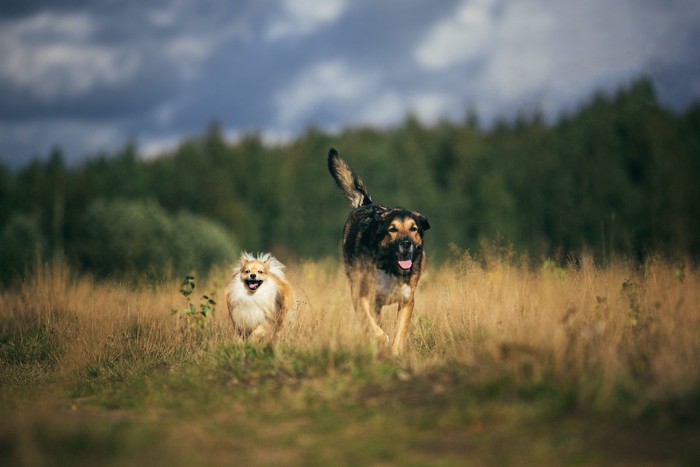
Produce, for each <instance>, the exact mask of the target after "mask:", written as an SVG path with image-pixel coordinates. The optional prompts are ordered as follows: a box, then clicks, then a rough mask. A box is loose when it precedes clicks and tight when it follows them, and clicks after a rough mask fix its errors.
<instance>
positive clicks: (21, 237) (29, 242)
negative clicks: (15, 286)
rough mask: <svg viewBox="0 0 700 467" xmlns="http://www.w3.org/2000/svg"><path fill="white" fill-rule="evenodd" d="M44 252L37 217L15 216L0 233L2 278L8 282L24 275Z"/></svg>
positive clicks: (0, 273)
mask: <svg viewBox="0 0 700 467" xmlns="http://www.w3.org/2000/svg"><path fill="white" fill-rule="evenodd" d="M43 250H44V239H43V237H42V235H41V228H40V227H39V221H38V220H37V219H36V217H33V216H29V215H26V214H21V213H19V214H15V215H13V216H12V217H11V218H10V219H9V220H8V222H7V224H6V225H5V227H4V228H3V229H2V231H0V265H1V267H0V278H2V280H3V281H8V280H10V279H12V278H15V277H18V276H20V275H22V274H23V273H24V271H25V270H26V269H27V267H28V266H29V265H31V264H33V262H34V260H35V259H37V258H40V257H41V255H42V252H43Z"/></svg>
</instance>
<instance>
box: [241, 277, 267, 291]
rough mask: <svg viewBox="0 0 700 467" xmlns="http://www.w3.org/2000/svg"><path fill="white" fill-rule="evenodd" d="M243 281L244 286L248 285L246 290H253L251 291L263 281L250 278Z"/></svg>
mask: <svg viewBox="0 0 700 467" xmlns="http://www.w3.org/2000/svg"><path fill="white" fill-rule="evenodd" d="M243 282H244V283H245V285H246V287H248V290H253V291H254V290H257V289H258V287H260V285H261V284H262V283H263V281H261V280H251V279H246V280H244V281H243Z"/></svg>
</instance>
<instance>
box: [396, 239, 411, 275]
mask: <svg viewBox="0 0 700 467" xmlns="http://www.w3.org/2000/svg"><path fill="white" fill-rule="evenodd" d="M415 250H416V247H415V245H414V244H413V242H412V241H411V239H410V238H408V237H403V238H401V239H400V240H399V243H398V248H397V251H396V256H397V262H398V264H399V267H400V268H401V269H403V270H404V271H407V270H409V269H411V266H413V253H414V252H415Z"/></svg>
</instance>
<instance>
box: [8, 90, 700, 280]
mask: <svg viewBox="0 0 700 467" xmlns="http://www.w3.org/2000/svg"><path fill="white" fill-rule="evenodd" d="M331 146H333V147H335V148H337V149H338V151H339V152H340V154H341V155H342V156H343V157H344V158H346V160H348V161H349V162H350V164H351V165H352V166H353V167H354V168H355V170H356V171H357V172H358V173H359V174H360V175H361V176H362V178H363V179H364V181H365V183H366V185H367V186H368V188H369V191H370V193H371V194H372V196H373V199H375V200H376V201H378V202H381V203H384V204H387V205H392V206H402V207H406V208H410V209H415V210H419V211H420V212H422V213H423V214H424V215H426V216H427V217H428V219H429V220H430V223H431V225H432V228H431V230H430V231H429V232H428V233H427V235H426V241H427V250H428V252H429V254H430V256H431V257H432V258H433V259H435V260H437V261H440V260H442V259H446V258H448V257H450V255H451V254H452V252H453V251H454V250H455V249H457V250H459V251H464V250H467V251H470V252H472V253H475V254H478V253H479V252H481V251H482V250H483V248H484V245H488V244H491V245H493V244H494V242H495V243H501V244H504V245H508V247H509V248H510V249H512V250H513V251H516V252H522V253H527V255H529V256H530V257H534V258H551V259H554V260H556V261H567V260H569V259H570V258H575V257H577V256H578V255H580V254H582V253H584V252H588V253H591V254H593V255H594V256H595V257H596V259H598V260H599V261H603V262H604V261H607V260H609V259H610V258H612V257H626V258H632V259H636V260H639V259H643V258H644V257H645V256H646V255H649V254H655V255H663V256H666V257H669V258H692V259H697V257H698V254H700V216H698V211H699V208H700V184H699V183H698V181H699V180H700V177H699V175H700V104H698V103H696V104H694V105H692V106H690V107H689V108H688V109H687V110H685V111H683V112H682V113H675V112H672V111H670V110H668V109H666V108H664V107H663V106H662V105H660V103H659V102H658V100H657V98H656V96H655V93H654V89H653V86H652V85H651V83H650V81H648V80H647V79H640V80H638V81H637V82H635V83H633V84H632V85H630V86H628V87H626V88H623V89H620V90H619V91H618V92H616V93H614V94H612V95H607V94H599V95H597V96H595V97H594V98H593V99H592V100H591V101H590V102H588V103H587V104H586V105H585V106H583V107H582V108H581V109H580V110H578V111H577V112H576V113H574V114H571V115H568V116H565V117H562V118H561V119H559V120H558V121H557V122H555V123H545V122H544V120H543V118H542V117H541V116H540V115H531V116H521V117H518V118H516V119H514V120H511V121H502V122H499V123H496V124H495V125H494V126H492V127H490V128H483V127H482V126H481V125H480V124H479V121H478V118H477V117H476V116H475V115H473V114H469V115H467V116H466V117H465V119H464V120H463V121H460V122H454V121H447V120H444V121H440V122H438V123H437V124H434V125H424V124H422V123H421V122H420V121H419V120H418V119H416V118H414V117H412V116H408V117H407V118H406V119H405V120H404V122H403V123H402V124H401V125H399V126H397V127H395V128H391V129H377V128H371V127H359V128H347V129H345V130H344V131H342V132H341V133H339V134H329V133H326V132H324V131H321V130H319V129H317V128H309V129H308V130H307V131H306V132H305V133H304V134H302V135H300V136H299V137H298V138H297V139H295V140H294V141H291V142H289V143H285V144H279V145H270V144H265V143H264V141H263V139H262V137H261V136H260V135H259V134H256V133H251V134H248V135H246V136H244V137H242V138H241V139H240V140H238V141H237V142H235V143H228V142H227V141H226V140H225V138H224V135H223V132H222V130H221V127H220V126H219V125H218V124H216V123H214V124H212V125H210V127H209V128H208V129H207V130H206V131H205V132H204V133H203V134H202V135H198V136H195V137H192V138H189V139H187V140H185V141H183V142H182V143H181V144H180V145H179V147H178V148H177V149H175V150H174V151H172V152H169V153H166V154H163V155H161V156H160V157H157V158H154V159H151V160H144V159H142V158H140V157H139V154H138V149H137V148H136V146H135V145H127V146H126V147H125V148H123V149H122V150H121V151H118V152H117V153H116V154H97V155H95V156H93V157H91V158H89V159H88V160H87V161H86V162H84V163H82V164H81V165H79V166H76V167H67V166H66V165H65V164H64V162H63V155H62V152H61V150H60V149H55V150H54V151H52V153H51V154H50V155H49V157H47V158H44V159H41V160H40V159H36V160H34V161H33V162H31V163H29V164H28V165H27V166H25V167H24V168H22V169H20V170H17V171H11V170H9V169H8V168H7V167H5V166H4V165H0V226H2V227H1V228H0V262H1V264H2V275H3V279H8V278H10V277H12V276H17V275H20V276H21V274H22V273H23V271H25V270H26V265H27V264H31V263H32V262H35V261H36V260H37V259H44V260H45V259H50V258H52V257H54V256H56V255H60V256H62V257H65V258H67V259H68V260H69V261H70V262H72V263H73V264H74V265H76V267H78V268H80V269H82V270H85V271H89V272H93V273H95V274H98V275H101V276H105V275H106V276H109V275H111V274H115V275H119V274H121V273H124V272H146V271H151V272H153V273H154V274H161V273H162V272H163V271H166V270H170V271H174V272H177V273H180V272H181V271H182V272H185V273H186V272H188V271H190V270H200V271H203V270H206V269H207V268H209V267H211V266H212V265H214V264H217V263H226V262H230V261H232V260H233V259H234V258H235V257H236V256H237V254H238V251H239V249H241V248H242V249H247V250H251V251H258V250H260V251H263V250H264V251H272V252H273V253H275V254H276V255H278V256H280V257H282V258H288V259H291V258H321V257H327V256H336V255H338V252H339V238H340V233H341V230H342V225H343V222H344V220H345V217H346V216H347V214H348V211H349V207H348V206H347V205H346V202H345V199H344V198H343V196H342V195H341V193H340V192H339V191H338V190H337V187H336V186H335V183H334V182H333V180H332V179H331V177H330V175H329V174H328V172H327V168H326V155H327V153H328V149H329V148H330V147H331Z"/></svg>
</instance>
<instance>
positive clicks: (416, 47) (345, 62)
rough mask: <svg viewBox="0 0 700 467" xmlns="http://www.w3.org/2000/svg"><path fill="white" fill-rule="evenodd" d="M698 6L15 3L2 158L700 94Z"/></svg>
mask: <svg viewBox="0 0 700 467" xmlns="http://www.w3.org/2000/svg"><path fill="white" fill-rule="evenodd" d="M699 24H700V5H698V4H697V2H696V1H694V0H674V1H671V2H664V3H663V5H661V4H659V2H655V1H651V0H649V1H639V0H620V1H617V2H612V3H611V2H607V1H606V0H590V1H587V2H577V1H575V0H570V1H562V2H556V3H553V2H548V1H546V0H519V1H517V2H516V1H502V0H451V1H439V2H421V1H417V0H413V1H398V0H392V1H386V2H370V1H354V2H351V1H349V0H286V1H254V0H249V1H241V2H228V1H224V0H211V1H200V2H192V1H185V0H180V1H167V2H166V1H145V2H134V1H132V2H118V1H93V2H82V1H60V2H56V1H45V2H18V1H7V2H2V4H1V5H0V157H2V158H3V159H4V160H5V161H8V162H9V163H10V164H11V165H13V166H18V165H21V164H22V163H24V162H26V161H27V158H28V157H33V156H36V155H41V154H46V153H47V152H48V151H49V149H50V148H51V147H53V146H55V145H60V146H62V147H63V148H64V152H65V153H66V154H67V157H68V158H69V159H71V160H80V158H83V157H85V156H86V155H89V154H91V153H94V152H95V151H97V150H102V149H106V150H114V149H116V148H119V147H121V146H123V145H124V144H126V143H127V142H128V141H132V140H136V141H137V142H138V143H139V144H140V146H141V147H142V148H143V149H144V150H146V151H148V152H157V151H158V150H159V149H162V148H165V147H168V146H172V145H173V144H176V143H177V141H178V140H180V139H181V138H183V137H185V136H189V135H192V134H196V133H198V132H201V131H202V129H203V128H205V127H206V125H207V124H208V123H209V122H210V121H211V120H212V119H216V120H218V121H219V122H220V123H221V124H222V126H223V127H224V128H225V130H226V131H227V133H228V134H229V135H230V136H235V135H238V134H241V133H242V132H245V131H250V130H256V131H261V132H262V133H263V134H264V135H265V136H266V137H267V138H269V139H271V140H274V139H278V138H288V137H292V136H294V135H295V134H297V133H298V132H300V131H303V130H304V128H306V127H307V126H308V125H320V126H322V127H325V128H328V129H334V128H339V127H342V126H344V125H355V124H376V125H392V124H396V123H397V122H399V121H401V119H403V118H404V117H405V115H406V114H407V113H409V112H410V113H413V114H415V115H417V116H418V117H419V118H421V119H423V120H424V121H427V122H431V121H434V120H436V119H437V118H440V117H443V116H445V117H449V118H462V117H463V116H464V114H465V113H466V112H467V111H477V112H478V113H479V115H480V117H481V118H482V121H484V122H486V123H487V124H488V122H490V121H493V120H494V119H496V118H502V117H505V118H508V117H510V116H512V115H514V114H515V113H517V112H521V111H526V112H534V111H543V112H544V113H545V115H546V116H548V117H549V118H555V117H556V116H557V115H559V114H561V113H562V112H568V111H571V110H572V109H575V108H576V106H577V105H580V104H581V103H582V102H584V101H585V100H586V99H587V98H589V97H590V96H591V95H592V93H594V92H596V91H598V90H613V89H615V88H617V87H618V86H620V85H624V84H625V83H627V82H629V81H630V80H632V79H635V78H636V77H638V76H640V75H642V74H645V75H648V76H650V77H651V78H652V80H653V81H654V83H655V85H656V86H657V89H658V92H659V95H660V97H661V99H662V100H663V101H664V102H665V103H666V104H668V105H670V106H672V107H674V108H676V109H683V108H684V107H685V106H687V105H688V104H689V103H690V102H691V101H692V100H693V99H697V98H698V96H700V78H699V76H700V70H699V67H698V65H697V63H700V51H699V50H698V48H697V46H695V44H697V43H698V40H699V39H700V26H698V25H699Z"/></svg>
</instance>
